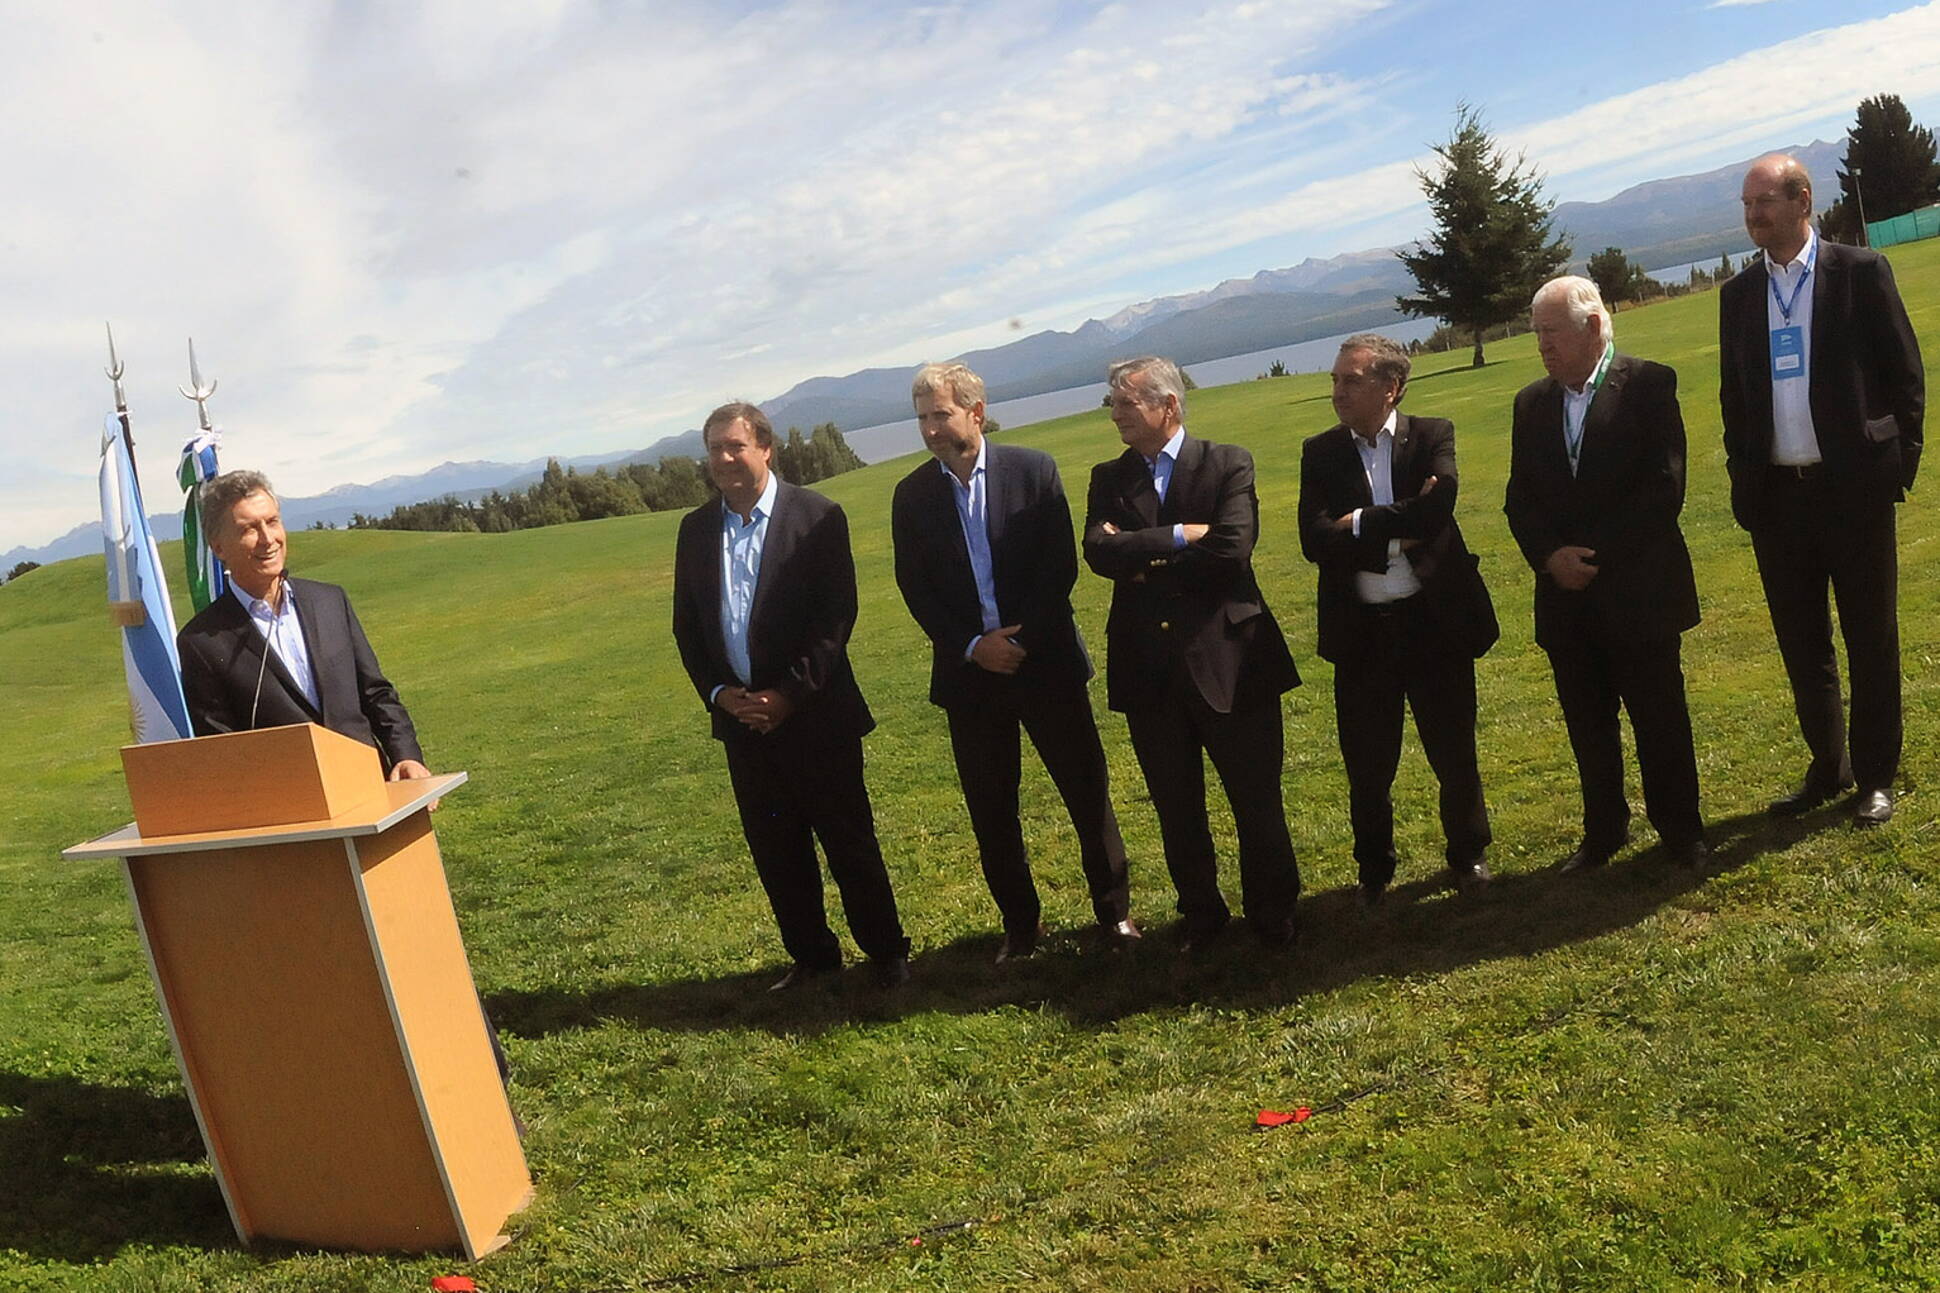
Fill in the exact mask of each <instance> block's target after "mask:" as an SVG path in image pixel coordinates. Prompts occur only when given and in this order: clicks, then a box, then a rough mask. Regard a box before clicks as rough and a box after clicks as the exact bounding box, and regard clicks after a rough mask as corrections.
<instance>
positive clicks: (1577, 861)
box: [1556, 840, 1617, 875]
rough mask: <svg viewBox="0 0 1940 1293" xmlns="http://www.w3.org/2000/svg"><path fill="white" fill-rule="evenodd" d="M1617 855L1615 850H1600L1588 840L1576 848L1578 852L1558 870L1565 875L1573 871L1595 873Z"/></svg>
mask: <svg viewBox="0 0 1940 1293" xmlns="http://www.w3.org/2000/svg"><path fill="white" fill-rule="evenodd" d="M1616 855H1617V851H1616V850H1615V849H1604V848H1598V847H1596V846H1595V845H1594V844H1591V843H1590V842H1589V841H1588V840H1585V841H1584V842H1583V843H1581V844H1579V845H1577V846H1576V852H1574V853H1572V854H1570V855H1569V856H1568V857H1566V858H1564V859H1563V861H1562V864H1561V865H1560V866H1558V867H1557V868H1556V869H1557V870H1558V871H1559V872H1562V873H1563V874H1566V875H1567V874H1569V873H1570V872H1572V871H1594V870H1595V869H1596V868H1597V867H1600V866H1602V865H1603V864H1604V863H1605V862H1608V861H1609V860H1610V859H1611V858H1613V857H1615V856H1616Z"/></svg>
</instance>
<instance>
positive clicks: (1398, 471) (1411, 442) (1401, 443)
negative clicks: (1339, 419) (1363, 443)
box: [1348, 413, 1415, 503]
mask: <svg viewBox="0 0 1940 1293" xmlns="http://www.w3.org/2000/svg"><path fill="white" fill-rule="evenodd" d="M1348 434H1350V435H1351V434H1353V433H1352V432H1349V433H1348ZM1359 456H1360V453H1359V451H1358V450H1356V451H1355V457H1359ZM1414 465H1415V428H1414V420H1413V419H1412V418H1410V417H1409V416H1408V415H1407V414H1406V413H1396V414H1395V415H1394V452H1393V455H1392V456H1391V457H1390V458H1389V460H1388V482H1389V485H1390V486H1391V487H1392V488H1393V490H1394V501H1395V502H1397V503H1398V502H1400V501H1401V500H1402V499H1404V498H1408V497H1410V496H1412V495H1413V493H1414V490H1412V489H1410V488H1409V487H1408V485H1407V482H1409V481H1411V480H1413V479H1414V477H1413V476H1411V475H1410V474H1409V473H1410V472H1411V471H1413V469H1414ZM1368 497H1369V498H1370V499H1372V498H1373V497H1374V493H1373V491H1372V490H1369V491H1368Z"/></svg>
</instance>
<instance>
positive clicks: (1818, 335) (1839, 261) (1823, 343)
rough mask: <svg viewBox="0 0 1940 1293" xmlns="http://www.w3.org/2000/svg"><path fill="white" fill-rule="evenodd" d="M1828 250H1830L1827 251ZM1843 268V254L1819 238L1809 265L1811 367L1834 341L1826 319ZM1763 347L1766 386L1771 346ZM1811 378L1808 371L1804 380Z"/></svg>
mask: <svg viewBox="0 0 1940 1293" xmlns="http://www.w3.org/2000/svg"><path fill="white" fill-rule="evenodd" d="M1828 252H1830V253H1831V254H1830V255H1828V254H1827V253H1828ZM1845 272H1846V262H1845V260H1844V258H1843V257H1841V256H1840V255H1839V253H1838V252H1836V251H1833V250H1832V248H1831V247H1829V246H1827V245H1826V243H1825V241H1824V240H1823V239H1822V240H1820V242H1819V255H1818V258H1817V260H1816V261H1815V262H1814V264H1813V267H1812V336H1811V338H1810V346H1811V349H1812V367H1814V368H1816V367H1818V365H1819V356H1820V355H1823V354H1826V353H1828V352H1829V350H1830V349H1831V347H1832V346H1833V345H1834V344H1835V343H1834V342H1833V341H1832V340H1831V339H1830V338H1829V337H1828V336H1827V335H1826V329H1827V327H1828V326H1829V324H1828V320H1830V319H1832V318H1833V317H1834V310H1835V307H1834V305H1833V304H1832V300H1833V294H1834V292H1835V290H1843V287H1844V285H1843V283H1842V282H1841V281H1840V280H1841V279H1843V278H1844V277H1845ZM1765 290H1766V291H1770V290H1771V289H1770V288H1767V289H1765ZM1765 351H1766V355H1765V364H1766V368H1765V376H1766V379H1767V381H1766V385H1767V387H1768V388H1769V386H1770V384H1771V383H1770V377H1771V347H1770V346H1769V345H1767V346H1766V347H1765ZM1813 379H1814V375H1813V374H1811V373H1809V372H1808V374H1807V375H1806V381H1807V382H1811V381H1812V380H1813Z"/></svg>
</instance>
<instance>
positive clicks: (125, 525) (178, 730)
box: [101, 413, 192, 742]
mask: <svg viewBox="0 0 1940 1293" xmlns="http://www.w3.org/2000/svg"><path fill="white" fill-rule="evenodd" d="M101 538H102V548H103V550H104V551H105V552H106V554H107V558H108V618H109V620H110V622H112V623H113V624H115V625H116V626H118V627H119V628H120V629H121V658H122V663H123V664H124V665H125V666H126V667H127V670H128V707H129V710H130V713H131V715H132V717H133V720H134V728H135V740H137V741H140V742H148V741H175V740H181V739H183V738H186V737H188V736H190V735H191V734H192V733H191V732H190V730H189V706H188V702H187V700H185V699H184V698H183V696H182V665H181V658H180V657H179V656H178V655H177V654H176V652H175V612H174V610H173V609H172V608H171V607H170V606H169V604H168V585H167V584H166V583H165V582H164V581H163V579H162V560H161V555H160V554H159V553H158V552H157V551H156V550H155V536H154V534H153V533H152V532H151V531H150V530H149V528H148V514H147V513H146V512H145V511H144V510H143V509H142V504H141V485H140V483H139V482H138V481H137V480H136V479H135V465H134V462H133V460H132V459H131V458H130V456H129V453H128V443H127V441H126V440H125V439H124V438H123V437H122V433H121V419H120V418H118V417H116V416H115V415H114V414H112V413H111V414H109V415H108V421H107V425H106V426H105V427H103V428H102V432H101Z"/></svg>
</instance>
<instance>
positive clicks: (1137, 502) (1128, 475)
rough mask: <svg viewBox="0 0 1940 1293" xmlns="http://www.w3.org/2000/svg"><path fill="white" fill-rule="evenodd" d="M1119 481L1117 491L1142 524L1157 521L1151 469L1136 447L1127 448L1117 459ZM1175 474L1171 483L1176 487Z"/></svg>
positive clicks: (1156, 494)
mask: <svg viewBox="0 0 1940 1293" xmlns="http://www.w3.org/2000/svg"><path fill="white" fill-rule="evenodd" d="M1118 461H1119V473H1120V476H1121V482H1120V487H1119V493H1120V495H1121V496H1122V497H1123V498H1124V500H1125V505H1126V506H1127V507H1129V508H1131V510H1132V512H1133V514H1134V515H1136V516H1137V517H1138V519H1139V522H1140V524H1142V525H1157V524H1158V523H1159V491H1158V490H1156V489H1154V488H1153V487H1152V469H1151V468H1150V467H1147V466H1146V465H1145V459H1144V458H1143V457H1141V456H1140V455H1139V452H1138V450H1136V449H1127V450H1126V451H1125V452H1124V454H1123V455H1121V456H1120V458H1119V459H1118ZM1178 483H1179V480H1178V476H1177V475H1176V474H1175V475H1174V476H1173V479H1172V484H1173V486H1174V487H1177V485H1178Z"/></svg>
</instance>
